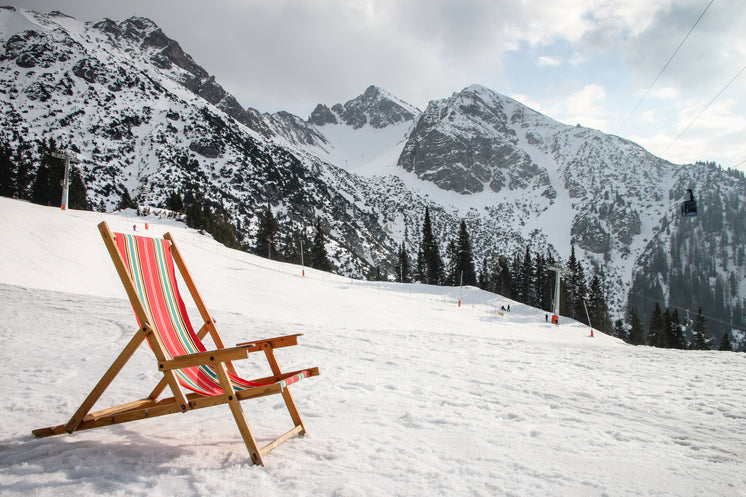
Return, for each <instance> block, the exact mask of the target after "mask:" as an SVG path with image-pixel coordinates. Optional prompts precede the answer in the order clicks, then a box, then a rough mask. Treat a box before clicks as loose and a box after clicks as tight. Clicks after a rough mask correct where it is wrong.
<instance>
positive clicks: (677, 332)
mask: <svg viewBox="0 0 746 497" xmlns="http://www.w3.org/2000/svg"><path fill="white" fill-rule="evenodd" d="M668 345H669V347H671V348H672V349H684V348H686V341H685V340H684V333H683V331H682V330H681V319H680V318H679V310H678V309H674V310H673V312H672V313H671V321H670V322H669V325H668Z"/></svg>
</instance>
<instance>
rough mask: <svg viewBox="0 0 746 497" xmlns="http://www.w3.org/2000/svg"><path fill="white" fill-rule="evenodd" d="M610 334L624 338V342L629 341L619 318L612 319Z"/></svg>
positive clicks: (622, 322)
mask: <svg viewBox="0 0 746 497" xmlns="http://www.w3.org/2000/svg"><path fill="white" fill-rule="evenodd" d="M612 336H614V337H616V338H619V339H621V340H624V341H625V342H628V341H629V334H628V333H627V330H626V329H625V328H624V321H622V320H621V319H617V320H616V321H614V331H613V332H612Z"/></svg>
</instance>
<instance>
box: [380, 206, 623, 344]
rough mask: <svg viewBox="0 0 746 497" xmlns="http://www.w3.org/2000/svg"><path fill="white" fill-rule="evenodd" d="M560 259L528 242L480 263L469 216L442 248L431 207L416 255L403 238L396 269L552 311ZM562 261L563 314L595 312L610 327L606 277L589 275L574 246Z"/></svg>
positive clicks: (401, 276) (400, 274) (582, 317)
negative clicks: (534, 247) (471, 238)
mask: <svg viewBox="0 0 746 497" xmlns="http://www.w3.org/2000/svg"><path fill="white" fill-rule="evenodd" d="M412 260H414V261H415V263H414V264H412V263H411V262H410V261H412ZM558 265H562V264H560V261H557V260H556V259H555V257H554V256H553V255H552V254H551V253H550V252H549V251H547V253H542V252H534V251H532V250H531V248H530V247H528V246H527V247H526V248H525V250H523V251H520V252H516V253H514V254H513V255H512V256H507V255H504V254H496V253H493V254H491V255H488V256H485V257H484V258H483V259H482V261H481V264H480V265H479V268H478V269H477V264H476V262H475V258H474V254H473V251H472V247H471V241H470V235H469V232H468V228H467V225H466V221H464V220H462V221H461V223H460V224H459V229H458V232H457V233H456V235H455V237H454V238H453V239H452V240H450V241H448V242H447V244H446V247H445V249H444V250H441V248H440V246H439V244H438V241H437V239H436V238H435V236H434V234H433V228H432V220H431V217H430V211H429V209H428V208H427V207H426V208H425V215H424V219H423V222H422V228H421V236H420V244H419V249H418V251H417V255H416V257H415V258H412V257H411V256H410V254H409V253H408V251H407V248H406V244H405V243H404V242H402V243H401V245H400V247H399V250H398V258H397V264H396V265H395V268H394V272H395V278H396V279H397V280H398V281H402V282H412V281H419V282H421V283H426V284H432V285H445V286H460V285H471V286H476V287H479V288H481V289H483V290H487V291H490V292H493V293H499V294H501V295H503V296H505V297H508V298H510V299H512V300H515V301H517V302H521V303H524V304H527V305H530V306H533V307H537V308H539V309H542V310H544V311H546V312H547V313H549V312H552V310H553V309H552V304H553V302H554V292H555V283H556V281H555V277H556V273H555V272H553V271H552V270H551V269H550V268H551V267H555V266H558ZM562 266H563V268H564V269H566V270H567V271H568V272H569V273H568V274H567V275H566V276H565V277H563V278H561V279H560V296H559V297H560V309H561V313H562V315H563V316H566V317H570V318H572V319H575V320H577V321H580V322H582V323H585V324H588V320H589V318H590V322H591V323H593V326H594V328H596V329H598V330H600V331H603V332H605V333H611V331H612V329H613V325H612V323H611V319H610V315H609V308H608V304H607V288H606V286H605V284H604V282H603V279H602V278H600V277H599V276H597V275H594V276H593V277H592V278H590V280H587V279H586V276H585V269H584V268H583V266H582V264H581V263H580V261H579V260H578V259H577V257H576V256H575V247H574V246H573V247H571V253H570V258H569V259H568V261H567V264H564V265H562Z"/></svg>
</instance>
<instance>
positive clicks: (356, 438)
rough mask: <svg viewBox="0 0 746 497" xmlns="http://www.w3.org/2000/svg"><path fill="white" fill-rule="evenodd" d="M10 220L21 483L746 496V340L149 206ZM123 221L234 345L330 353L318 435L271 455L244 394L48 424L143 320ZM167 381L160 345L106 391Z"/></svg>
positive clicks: (261, 418)
mask: <svg viewBox="0 0 746 497" xmlns="http://www.w3.org/2000/svg"><path fill="white" fill-rule="evenodd" d="M0 213H2V216H0V232H2V233H3V236H2V238H0V323H2V324H0V337H2V344H3V347H2V349H1V350H2V351H1V352H0V361H1V362H2V364H3V366H4V367H3V369H2V373H1V374H2V380H3V392H4V402H3V403H2V406H0V416H1V417H2V419H3V420H4V422H3V424H2V431H0V495H3V496H16V495H40V496H44V495H59V494H60V493H62V494H65V495H80V496H100V495H148V496H159V495H164V496H172V495H233V494H238V493H241V494H244V493H246V491H247V489H250V490H249V492H250V495H261V496H263V497H272V496H278V497H279V496H288V495H308V496H317V495H329V496H338V497H344V496H350V497H357V496H392V495H397V496H425V495H428V496H430V495H449V496H450V495H475V496H480V495H483V496H496V495H505V496H511V495H512V496H534V495H535V496H546V495H553V496H556V495H561V496H574V497H575V496H600V495H656V496H701V495H718V496H738V495H744V493H743V488H744V484H745V483H746V452H745V451H744V447H746V413H744V410H743V406H744V405H745V404H746V393H745V392H746V377H744V375H743V371H744V367H745V366H746V356H744V355H743V354H735V353H727V352H683V351H672V350H663V349H653V348H648V347H631V346H627V345H625V344H623V343H621V342H620V341H618V340H616V339H614V338H611V337H608V336H605V335H602V334H600V333H598V332H595V333H594V335H595V336H594V338H590V336H589V329H588V328H587V327H585V326H581V325H579V324H578V323H575V322H569V321H568V320H563V322H562V324H561V325H560V326H559V327H552V326H551V325H548V324H546V323H545V321H544V313H543V312H540V311H538V310H536V309H533V308H529V307H526V306H523V305H520V304H517V303H515V302H512V301H509V300H507V299H504V298H502V297H500V296H498V295H494V294H489V293H486V292H482V291H479V290H476V289H474V288H464V289H463V290H460V289H458V288H444V287H432V286H427V285H418V284H415V285H402V284H393V283H374V282H361V281H355V280H350V279H348V278H343V277H339V276H335V275H331V274H328V273H321V272H318V271H314V270H310V269H308V268H306V269H305V275H306V276H305V277H302V276H301V268H300V267H299V266H293V265H286V264H281V263H278V262H272V261H267V260H264V259H260V258H257V257H254V256H252V255H249V254H245V253H241V252H236V251H232V250H228V249H226V248H224V247H222V246H220V245H218V244H217V243H215V242H214V241H212V240H211V239H208V238H207V237H204V236H201V235H199V234H198V233H196V232H195V231H193V230H190V229H186V228H184V227H183V225H180V224H179V223H177V222H175V221H165V220H160V219H158V218H156V217H149V218H139V217H136V216H134V215H133V213H132V212H129V213H120V214H100V213H91V212H77V211H68V212H63V211H60V210H59V209H55V208H48V207H41V206H36V205H32V204H28V203H25V202H21V201H16V200H11V199H6V198H0ZM101 220H106V221H108V222H109V224H110V225H111V227H112V228H113V229H114V230H115V231H127V232H131V231H132V229H133V225H136V226H137V233H139V234H144V233H147V234H151V235H153V236H159V235H161V234H162V233H164V232H166V231H170V232H172V233H173V235H174V237H175V239H176V240H177V243H178V244H179V245H180V248H181V249H182V251H183V252H184V256H185V258H186V261H187V264H188V265H189V267H190V269H191V271H192V275H193V277H194V278H195V280H196V282H197V284H198V286H199V287H200V290H201V292H202V294H203V297H204V298H205V300H206V302H207V303H208V306H210V308H211V310H212V312H213V314H214V315H215V317H216V319H217V323H218V325H219V327H220V329H221V333H222V334H223V337H224V339H225V340H226V342H227V343H237V342H239V341H245V340H251V339H254V338H261V337H265V336H275V335H280V334H286V333H293V332H302V333H304V336H303V337H301V340H300V344H299V345H298V346H297V347H292V348H290V349H282V350H281V351H278V359H279V361H280V362H281V364H282V365H283V366H284V367H285V368H286V369H288V370H289V369H295V368H300V367H309V366H319V367H320V370H321V376H319V377H314V378H310V379H307V380H304V381H303V382H301V383H299V384H298V385H294V386H293V388H292V390H293V393H294V396H295V400H296V403H297V404H298V406H299V409H300V411H301V414H302V415H303V416H304V421H305V423H306V426H307V429H308V432H309V433H308V435H307V436H305V437H303V438H296V439H293V440H291V441H289V442H287V443H285V444H284V445H282V446H281V447H279V448H278V449H276V450H275V451H273V452H271V453H270V454H269V455H268V456H267V457H266V464H267V466H266V467H256V466H252V465H251V464H250V462H249V458H248V454H247V452H246V449H245V447H244V446H243V443H242V442H241V439H240V436H239V434H238V431H237V429H236V427H235V424H234V423H233V421H232V418H231V415H230V412H229V410H228V409H227V408H225V406H217V407H214V408H210V409H205V410H201V411H195V412H191V413H187V414H184V415H174V416H166V417H162V418H157V419H151V420H143V421H138V422H135V423H131V424H124V425H119V426H116V427H108V428H99V429H94V430H90V431H84V432H79V433H74V434H72V435H64V436H58V437H51V438H45V439H36V438H34V437H33V436H32V435H31V430H32V429H35V428H40V427H43V426H50V425H56V424H61V423H64V422H66V421H67V419H68V418H69V417H70V416H71V415H72V413H73V411H74V410H75V409H76V408H77V406H78V405H79V403H80V402H81V401H82V400H83V398H84V397H85V395H86V394H87V393H88V391H89V390H90V389H91V388H92V387H93V384H94V383H95V382H96V381H97V380H98V379H99V378H100V377H101V376H102V375H103V373H104V371H105V370H106V368H108V366H109V365H110V363H111V361H113V359H114V358H115V357H116V355H117V354H118V353H119V352H120V351H121V349H122V348H123V347H124V345H125V344H126V343H127V341H128V340H129V339H130V338H131V334H132V333H133V332H134V331H135V327H136V323H135V320H134V317H133V315H132V311H131V309H130V306H129V303H128V302H127V301H126V300H125V297H124V292H123V290H122V288H121V286H120V283H119V281H118V278H117V276H116V273H115V271H114V268H113V266H112V265H111V263H110V262H109V259H108V254H107V253H106V250H105V248H104V245H103V243H102V241H101V240H100V236H99V234H98V230H97V229H96V224H97V223H98V222H100V221H101ZM146 222H147V223H148V225H149V229H148V230H147V231H145V223H146ZM459 299H461V306H459V305H458V300H459ZM508 304H510V306H511V312H510V313H508V312H505V313H502V315H500V314H499V313H498V309H499V308H500V306H502V305H508ZM193 319H194V315H193ZM244 362H245V363H246V364H243V363H239V365H238V366H239V368H242V367H243V368H242V369H241V371H244V372H245V373H246V376H249V375H251V374H254V373H257V374H258V372H259V369H258V368H259V364H261V362H262V361H260V360H253V361H252V360H249V361H244ZM247 371H248V372H247ZM157 380H158V372H157V371H156V368H155V363H154V360H153V358H152V354H151V353H150V351H149V350H147V347H146V346H143V347H142V348H141V350H139V351H138V352H137V354H136V355H135V357H134V358H133V359H132V360H131V361H130V363H129V364H128V365H127V366H126V367H125V369H124V370H123V371H122V373H121V374H120V377H119V378H117V380H116V381H115V382H114V384H113V385H112V386H111V388H110V389H109V390H108V391H107V393H106V395H105V396H104V399H102V401H101V402H100V404H99V405H100V406H101V407H106V405H105V404H109V405H111V404H113V403H120V402H125V401H129V400H134V399H136V398H139V397H142V396H144V395H146V394H147V393H148V392H149V391H150V389H151V388H152V386H153V385H154V384H155V383H156V382H157ZM243 406H244V409H245V410H246V413H247V416H248V418H249V421H250V422H251V423H252V426H253V428H254V430H255V435H256V436H257V438H258V439H259V442H260V444H261V443H262V442H265V443H266V442H267V441H269V439H270V437H271V436H272V435H275V436H276V435H278V434H280V433H282V432H284V431H285V430H286V429H288V428H289V427H290V419H289V417H288V416H287V415H286V414H285V411H284V407H283V406H282V404H281V402H280V400H279V399H275V398H262V399H259V400H254V401H246V402H244V403H243Z"/></svg>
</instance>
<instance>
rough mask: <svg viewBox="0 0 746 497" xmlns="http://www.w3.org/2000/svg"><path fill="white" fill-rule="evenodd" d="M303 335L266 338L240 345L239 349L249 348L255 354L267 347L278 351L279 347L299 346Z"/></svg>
mask: <svg viewBox="0 0 746 497" xmlns="http://www.w3.org/2000/svg"><path fill="white" fill-rule="evenodd" d="M302 334H303V333H296V334H295V335H285V336H281V337H274V338H265V339H263V340H254V341H253V342H243V343H239V344H238V345H237V347H249V352H255V351H257V350H262V349H264V348H266V347H272V348H273V349H276V348H278V347H289V346H291V345H298V337H299V336H301V335H302Z"/></svg>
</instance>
